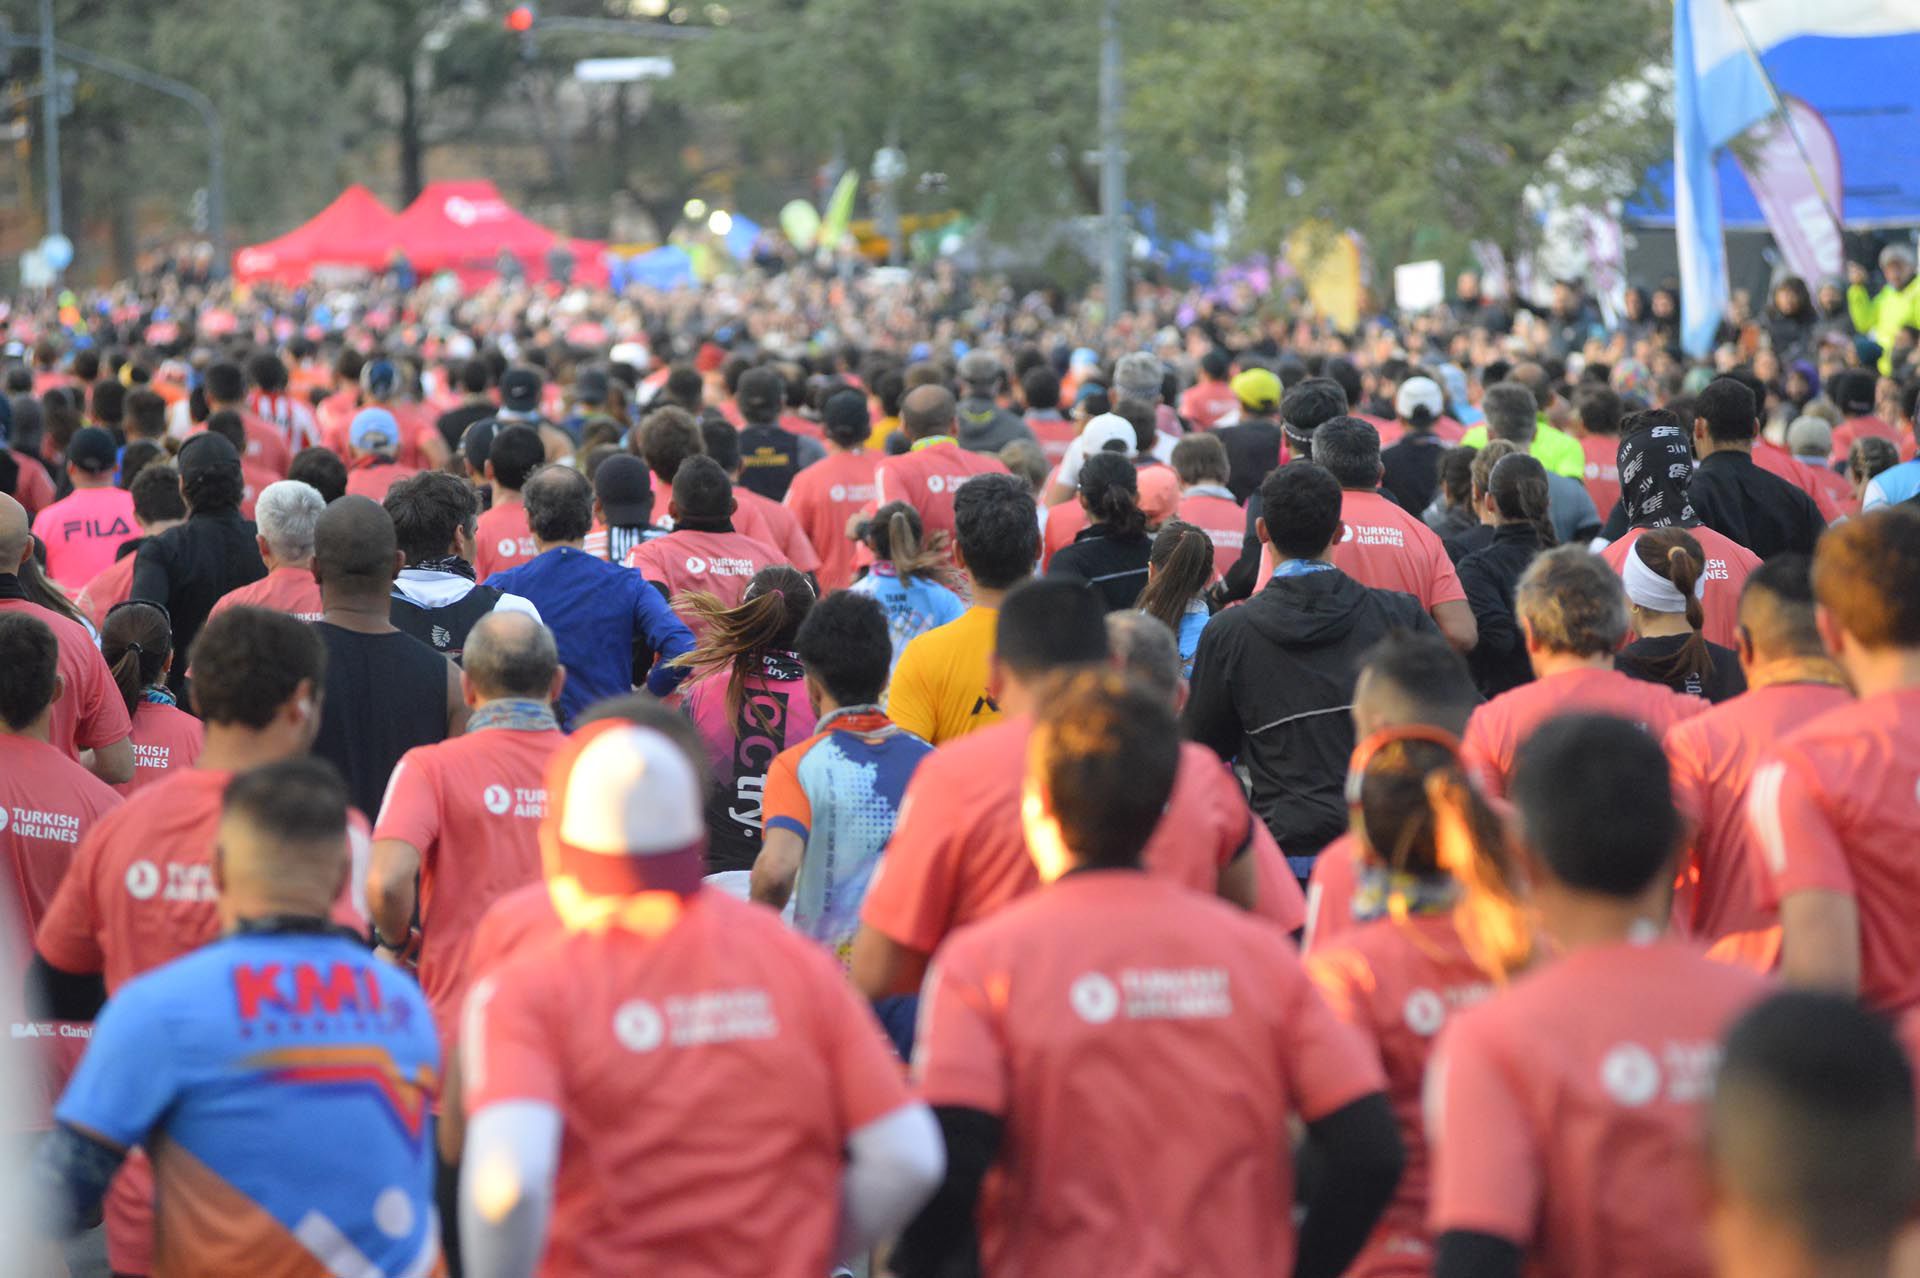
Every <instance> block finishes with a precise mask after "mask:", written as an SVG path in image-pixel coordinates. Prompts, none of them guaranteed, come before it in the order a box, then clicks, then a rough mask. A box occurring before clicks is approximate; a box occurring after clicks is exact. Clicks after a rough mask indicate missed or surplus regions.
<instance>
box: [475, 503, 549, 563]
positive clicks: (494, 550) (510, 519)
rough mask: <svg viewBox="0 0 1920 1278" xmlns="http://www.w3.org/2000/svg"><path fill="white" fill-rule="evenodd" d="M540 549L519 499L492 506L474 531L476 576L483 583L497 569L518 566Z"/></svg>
mask: <svg viewBox="0 0 1920 1278" xmlns="http://www.w3.org/2000/svg"><path fill="white" fill-rule="evenodd" d="M539 553H540V548H539V547H538V546H536V545H535V544H534V541H533V530H532V529H531V528H528V527H527V508H526V507H525V506H524V505H522V504H521V503H519V502H517V501H516V502H509V503H507V504H506V505H503V506H494V507H491V508H490V509H489V510H488V511H487V513H486V514H484V515H482V516H480V521H479V523H478V524H477V525H476V526H475V528H474V533H473V575H474V576H475V577H476V578H478V579H479V580H480V581H482V582H484V581H485V580H486V579H487V578H488V577H491V576H492V575H493V574H494V573H496V572H505V571H506V570H507V569H509V568H518V567H519V566H520V565H521V564H524V563H526V562H527V561H528V560H529V559H532V558H533V557H534V556H535V555H537V554H539Z"/></svg>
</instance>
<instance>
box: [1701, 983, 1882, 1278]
mask: <svg viewBox="0 0 1920 1278" xmlns="http://www.w3.org/2000/svg"><path fill="white" fill-rule="evenodd" d="M1911 1069H1912V1066H1911V1064H1910V1059H1909V1057H1908V1056H1907V1055H1906V1054H1905V1053H1903V1052H1902V1051H1901V1043H1900V1040H1899V1039H1896V1038H1895V1036H1894V1034H1893V1033H1892V1032H1891V1031H1890V1029H1889V1027H1888V1026H1887V1024H1886V1022H1885V1021H1884V1020H1881V1019H1880V1018H1878V1017H1876V1016H1874V1015H1873V1014H1872V1013H1871V1012H1869V1011H1866V1010H1865V1009H1863V1008H1862V1007H1860V1005H1859V1004H1858V1003H1856V1002H1854V1001H1853V1000H1851V999H1846V998H1841V997H1838V996H1835V995H1831V994H1822V993H1815V992H1813V991H1809V990H1790V991H1785V992H1782V993H1779V994H1775V995H1773V996H1772V997H1771V998H1768V999H1766V1000H1765V1001H1763V1002H1761V1003H1759V1004H1758V1005H1757V1006H1755V1007H1754V1008H1752V1009H1751V1010H1749V1011H1748V1012H1747V1014H1746V1015H1745V1016H1743V1017H1741V1018H1740V1019H1739V1020H1738V1021H1737V1022H1735V1023H1734V1026H1733V1029H1732V1030H1731V1031H1730V1032H1729V1033H1728V1035H1727V1040H1726V1046H1725V1050H1724V1052H1723V1054H1722V1056H1721V1061H1720V1072H1719V1077H1718V1078H1717V1079H1716V1080H1715V1082H1714V1089H1713V1104H1712V1105H1711V1107H1710V1109H1709V1113H1708V1117H1707V1132H1706V1138H1707V1139H1706V1145H1707V1164H1708V1174H1709V1180H1710V1187H1709V1190H1708V1194H1707V1198H1708V1201H1709V1203H1710V1207H1709V1211H1708V1216H1707V1241H1708V1244H1709V1246H1710V1247H1711V1248H1712V1251H1713V1259H1714V1267H1715V1272H1716V1273H1717V1274H1718V1275H1719V1276H1720V1278H1829V1276H1834V1275H1843V1274H1858V1275H1861V1276H1862V1278H1869V1276H1871V1278H1879V1276H1880V1275H1885V1274H1909V1273H1911V1272H1912V1268H1911V1259H1912V1256H1911V1252H1912V1247H1913V1238H1912V1231H1911V1230H1910V1229H1909V1228H1908V1226H1909V1225H1910V1224H1911V1223H1912V1218H1913V1199H1914V1193H1915V1185H1916V1183H1920V1166H1916V1165H1915V1160H1914V1141H1913V1130H1914V1099H1913V1097H1914V1081H1913V1076H1912V1073H1911ZM1896 1253H1898V1254H1899V1256H1900V1259H1896V1258H1895V1257H1896ZM1903 1261H1904V1262H1905V1263H1902V1262H1903Z"/></svg>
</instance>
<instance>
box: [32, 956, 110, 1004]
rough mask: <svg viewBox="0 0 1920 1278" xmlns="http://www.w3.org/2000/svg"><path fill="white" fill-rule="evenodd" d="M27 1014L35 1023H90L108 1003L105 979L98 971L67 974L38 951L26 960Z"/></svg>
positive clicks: (67, 972)
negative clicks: (43, 1021) (45, 1021)
mask: <svg viewBox="0 0 1920 1278" xmlns="http://www.w3.org/2000/svg"><path fill="white" fill-rule="evenodd" d="M25 993H26V1011H27V1015H28V1016H30V1017H32V1018H34V1019H35V1020H48V1021H90V1020H92V1019H93V1018H94V1017H96V1016H98V1015H99V1014H100V1009H101V1008H102V1007H103V1006H105V1005H106V1001H107V978H106V977H105V976H104V975H102V974H101V973H99V972H69V971H66V970H64V969H62V968H58V967H55V966H54V965H53V964H51V963H49V962H47V960H46V959H44V958H42V957H41V956H40V954H39V952H38V951H35V952H34V955H33V957H32V958H31V959H29V960H28V961H27V972H26V991H25Z"/></svg>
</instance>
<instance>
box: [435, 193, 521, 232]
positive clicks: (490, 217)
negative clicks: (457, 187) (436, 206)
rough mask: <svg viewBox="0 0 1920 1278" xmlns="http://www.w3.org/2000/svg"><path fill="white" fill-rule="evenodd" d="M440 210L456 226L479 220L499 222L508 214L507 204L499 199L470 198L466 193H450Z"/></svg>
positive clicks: (472, 223) (469, 224) (471, 223)
mask: <svg viewBox="0 0 1920 1278" xmlns="http://www.w3.org/2000/svg"><path fill="white" fill-rule="evenodd" d="M440 211H441V212H443V213H445V214H446V215H447V221H449V222H451V223H453V224H454V225H455V226H473V225H474V224H476V223H479V222H497V221H499V220H500V219H501V218H502V217H504V216H505V215H506V205H505V204H503V203H502V202H501V201H499V200H469V199H468V198H467V197H466V196H464V195H450V196H448V197H447V201H446V203H445V204H442V205H441V206H440Z"/></svg>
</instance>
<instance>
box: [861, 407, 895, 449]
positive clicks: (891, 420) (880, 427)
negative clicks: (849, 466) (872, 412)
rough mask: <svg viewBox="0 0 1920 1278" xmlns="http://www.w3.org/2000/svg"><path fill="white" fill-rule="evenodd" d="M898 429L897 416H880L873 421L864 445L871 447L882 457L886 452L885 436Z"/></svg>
mask: <svg viewBox="0 0 1920 1278" xmlns="http://www.w3.org/2000/svg"><path fill="white" fill-rule="evenodd" d="M899 429H900V419H899V418H898V417H882V418H880V419H879V420H877V421H875V422H874V423H873V434H871V435H869V436H867V442H866V444H865V445H864V447H867V448H871V449H872V450H873V451H874V452H876V453H879V454H880V455H881V456H883V457H884V456H885V455H886V452H887V436H889V435H891V434H893V432H895V431H897V430H899Z"/></svg>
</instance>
